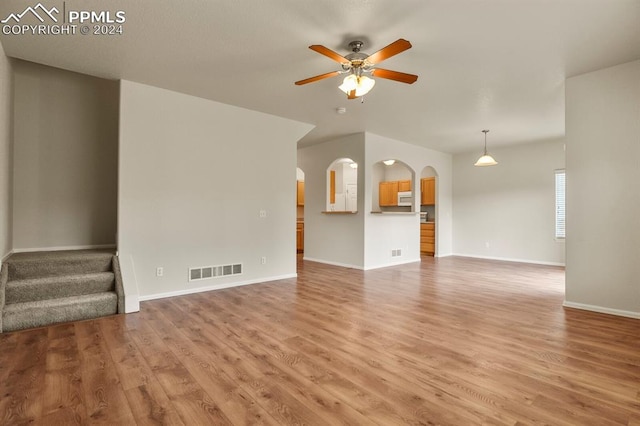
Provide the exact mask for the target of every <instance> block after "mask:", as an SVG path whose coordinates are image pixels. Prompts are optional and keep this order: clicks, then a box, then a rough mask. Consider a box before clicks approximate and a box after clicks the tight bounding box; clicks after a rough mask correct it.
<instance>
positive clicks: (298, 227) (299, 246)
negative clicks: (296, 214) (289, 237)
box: [296, 222, 304, 253]
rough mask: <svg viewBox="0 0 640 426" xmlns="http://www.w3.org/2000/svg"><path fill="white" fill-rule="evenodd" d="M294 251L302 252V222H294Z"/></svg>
mask: <svg viewBox="0 0 640 426" xmlns="http://www.w3.org/2000/svg"><path fill="white" fill-rule="evenodd" d="M296 251H297V252H298V253H302V252H303V251H304V222H296Z"/></svg>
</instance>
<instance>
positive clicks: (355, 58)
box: [295, 38, 418, 99]
mask: <svg viewBox="0 0 640 426" xmlns="http://www.w3.org/2000/svg"><path fill="white" fill-rule="evenodd" d="M363 44H364V43H363V42H361V41H357V40H356V41H352V42H351V43H349V48H350V49H351V50H352V52H353V53H349V54H348V55H346V56H342V55H340V54H338V53H336V52H334V51H333V50H331V49H329V48H327V47H324V46H322V45H319V44H314V45H313V46H309V49H311V50H313V51H315V52H318V53H320V54H321V55H324V56H326V57H328V58H329V59H333V60H334V61H336V62H337V63H339V64H340V65H341V66H342V70H340V71H332V72H328V73H325V74H320V75H316V76H315V77H309V78H306V79H304V80H300V81H296V83H295V84H296V85H297V86H301V85H303V84H308V83H313V82H315V81H319V80H323V79H325V78H330V77H335V76H336V75H339V74H348V75H347V76H346V77H345V78H344V80H343V82H342V84H341V85H340V86H339V89H340V90H342V91H343V92H344V93H346V94H347V99H355V98H358V97H360V96H364V95H365V94H367V93H368V92H369V91H370V90H371V89H372V88H373V86H374V85H375V83H376V82H375V80H373V79H372V78H369V77H367V76H366V75H363V74H365V73H367V74H371V75H372V76H373V77H380V78H386V79H387V80H394V81H399V82H401V83H407V84H413V83H415V82H416V80H418V76H417V75H414V74H407V73H403V72H398V71H391V70H387V69H383V68H377V67H376V65H378V64H379V63H380V62H382V61H384V60H385V59H388V58H390V57H392V56H395V55H397V54H398V53H402V52H404V51H405V50H407V49H410V48H411V43H409V42H408V41H407V40H405V39H402V38H401V39H398V40H396V41H394V42H393V43H391V44H390V45H388V46H386V47H383V48H382V49H380V50H378V51H377V52H376V53H374V54H372V55H367V54H366V53H363V52H361V51H360V49H361V48H362V45H363Z"/></svg>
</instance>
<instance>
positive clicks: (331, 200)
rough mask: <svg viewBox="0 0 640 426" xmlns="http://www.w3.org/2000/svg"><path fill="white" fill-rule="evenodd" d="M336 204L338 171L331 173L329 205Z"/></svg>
mask: <svg viewBox="0 0 640 426" xmlns="http://www.w3.org/2000/svg"><path fill="white" fill-rule="evenodd" d="M335 202H336V171H335V170H331V172H330V173H329V203H330V204H335Z"/></svg>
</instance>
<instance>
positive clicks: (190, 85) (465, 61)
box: [0, 0, 640, 152]
mask: <svg viewBox="0 0 640 426" xmlns="http://www.w3.org/2000/svg"><path fill="white" fill-rule="evenodd" d="M37 2H38V1H37V0H32V1H22V0H20V1H17V0H2V2H0V19H4V18H6V17H8V16H9V14H10V13H20V12H22V11H23V10H24V9H25V8H26V7H27V6H35V5H37ZM42 4H43V5H44V6H46V7H48V8H51V7H53V6H55V7H57V8H58V9H59V10H60V11H62V10H63V8H64V10H66V11H69V10H94V11H100V10H105V11H112V12H115V11H117V10H123V11H125V13H126V22H125V23H124V24H123V30H124V33H123V34H122V35H112V36H96V35H80V34H76V35H73V36H61V35H50V36H46V35H36V36H33V35H1V36H0V40H1V41H2V45H3V47H4V50H5V53H6V54H7V55H8V56H12V57H16V58H20V59H25V60H28V61H33V62H38V63H43V64H47V65H51V66H55V67H59V68H63V69H68V70H73V71H77V72H81V73H86V74H90V75H95V76H99V77H105V78H112V79H119V78H122V79H127V80H132V81H137V82H141V83H146V84H150V85H153V86H158V87H163V88H167V89H171V90H176V91H179V92H184V93H188V94H192V95H196V96H199V97H203V98H209V99H213V100H216V101H219V102H224V103H228V104H232V105H237V106H241V107H245V108H249V109H252V110H258V111H263V112H266V113H270V114H274V115H278V116H283V117H288V118H291V119H294V120H299V121H304V122H308V123H312V124H314V125H316V128H315V129H314V130H312V131H311V132H310V133H309V134H308V135H307V136H305V138H304V139H303V140H301V141H300V144H301V145H307V144H312V143H315V142H320V141H324V140H327V139H329V138H332V137H335V136H338V135H344V134H348V133H354V132H360V131H368V132H372V133H376V134H379V135H382V136H387V137H390V138H394V139H398V140H402V141H406V142H409V143H413V144H418V145H422V146H425V147H429V148H433V149H437V150H441V151H445V152H460V151H466V150H472V149H477V150H479V149H481V145H482V133H481V132H480V131H481V130H482V129H485V128H486V129H491V133H489V144H490V147H491V146H494V147H495V146H499V145H506V144H516V143H524V142H532V141H536V140H546V139H553V138H557V137H561V136H563V135H564V80H565V78H566V77H569V76H573V75H577V74H582V73H585V72H589V71H594V70H598V69H601V68H605V67H608V66H612V65H617V64H621V63H624V62H629V61H632V60H636V59H640V0H518V1H515V0H456V1H452V0H438V1H428V0H398V1H389V0H368V1H366V0H314V1H303V0H262V1H258V0H224V1H223V0H217V1H216V0H187V1H180V2H178V1H175V0H171V1H169V0H136V1H132V0H131V1H124V0H110V1H95V0H94V1H88V0H83V1H78V0H67V1H66V2H63V1H62V0H61V1H57V0H51V1H47V0H44V1H43V2H42ZM29 19H31V22H30V23H34V24H37V23H38V22H37V21H35V18H33V17H29V16H25V17H23V23H24V22H27V21H29ZM398 38H405V39H407V40H409V41H410V42H411V43H412V44H413V48H412V49H410V50H408V51H406V52H404V53H401V54H400V55H398V56H395V57H393V58H390V59H388V60H387V61H385V62H384V63H383V67H384V68H388V69H392V70H398V71H403V72H408V73H412V74H418V75H419V76H420V78H419V79H418V81H417V82H416V83H415V84H413V85H405V84H401V83H396V82H393V81H389V80H382V79H378V81H377V84H376V86H375V88H374V89H373V90H372V92H371V93H370V94H369V95H367V96H366V97H365V99H364V103H361V102H360V100H347V99H346V97H345V95H344V94H343V93H342V92H340V91H339V90H338V89H337V86H338V85H339V83H340V80H341V78H340V77H334V78H332V79H327V80H323V81H320V82H317V83H313V84H309V85H306V86H294V84H293V82H294V81H296V80H300V79H303V78H306V77H310V76H313V75H317V74H321V73H325V72H329V71H333V70H336V69H338V66H337V65H338V64H336V63H335V62H333V61H331V60H330V59H328V58H326V57H324V56H321V55H319V54H317V53H315V52H313V51H311V50H309V49H308V46H309V45H311V44H322V45H325V46H327V47H329V48H330V49H333V50H335V51H337V52H338V53H341V54H347V53H348V50H347V44H348V42H349V41H352V40H354V39H359V40H363V41H365V43H366V44H365V46H364V48H363V51H365V52H367V53H373V52H375V51H377V50H379V49H380V48H382V47H384V46H386V45H387V44H389V43H391V42H392V41H395V40H397V39H398ZM338 107H346V108H347V113H346V114H344V115H338V114H337V113H336V108H338Z"/></svg>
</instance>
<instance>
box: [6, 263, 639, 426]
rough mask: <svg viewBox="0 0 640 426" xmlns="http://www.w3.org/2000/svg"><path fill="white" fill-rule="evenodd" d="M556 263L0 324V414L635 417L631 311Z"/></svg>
mask: <svg viewBox="0 0 640 426" xmlns="http://www.w3.org/2000/svg"><path fill="white" fill-rule="evenodd" d="M563 295H564V271H563V269H561V268H556V267H545V266H534V265H525V264H513V263H503V262H492V261H481V260H473V259H465V258H455V257H452V258H442V259H433V258H430V257H425V258H424V259H423V262H422V263H421V264H417V263H416V264H409V265H404V266H399V267H391V268H385V269H381V270H376V271H367V272H363V271H357V270H353V269H345V268H340V267H333V266H327V265H321V264H318V263H312V262H300V263H299V277H298V278H297V279H289V280H282V281H275V282H270V283H265V284H259V285H251V286H246V287H238V288H232V289H227V290H219V291H213V292H208V293H200V294H194V295H189V296H182V297H175V298H170V299H162V300H156V301H150V302H144V303H142V305H141V312H140V313H137V314H129V315H118V316H113V317H109V318H104V319H99V320H92V321H84V322H77V323H70V324H63V325H58V326H53V327H47V328H41V329H35V330H28V331H21V332H15V333H8V334H3V335H0V424H2V425H14V424H16V425H17V424H26V423H35V424H42V425H58V424H60V425H68V424H94V423H101V424H110V425H129V424H131V425H133V424H140V425H150V424H176V425H224V424H235V425H241V424H272V425H286V424H309V425H338V424H349V425H368V424H378V425H400V424H413V425H422V424H450V425H475V424H507V425H525V424H527V425H528V424H551V425H636V426H637V425H640V321H638V320H633V319H626V318H619V317H614V316H609V315H602V314H596V313H590V312H584V311H578V310H572V309H563V307H562V301H563Z"/></svg>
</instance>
